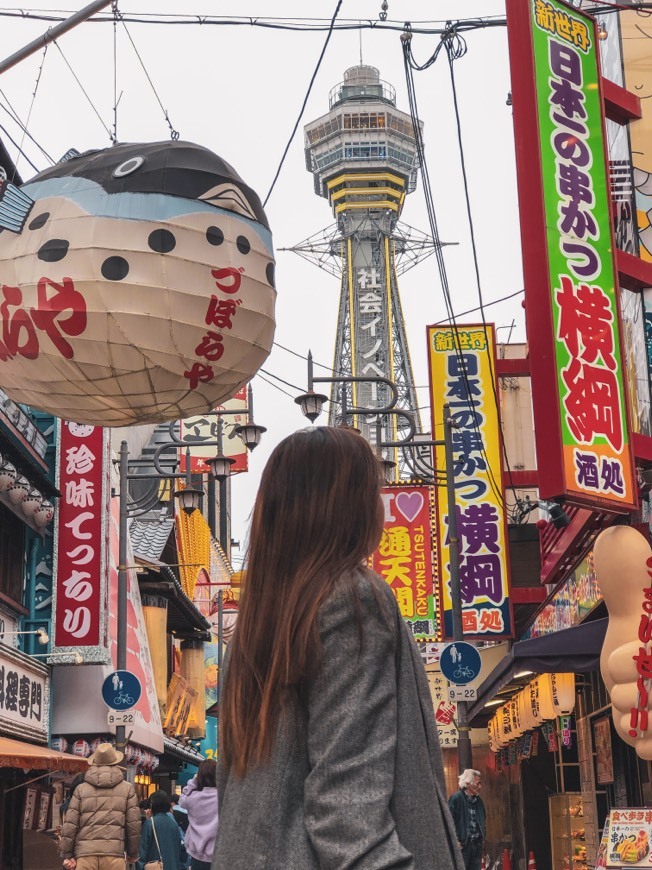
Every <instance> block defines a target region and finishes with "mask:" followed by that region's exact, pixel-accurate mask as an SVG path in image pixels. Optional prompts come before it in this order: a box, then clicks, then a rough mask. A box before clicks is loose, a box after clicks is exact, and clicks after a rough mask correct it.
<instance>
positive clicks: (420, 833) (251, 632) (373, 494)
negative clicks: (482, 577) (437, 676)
mask: <svg viewBox="0 0 652 870" xmlns="http://www.w3.org/2000/svg"><path fill="white" fill-rule="evenodd" d="M380 487H381V467H380V464H379V462H378V460H377V458H376V456H375V455H374V452H373V450H372V449H371V447H370V446H369V444H368V443H367V441H365V439H364V438H362V437H361V436H360V435H359V434H357V433H356V432H355V431H354V430H352V429H345V428H331V427H318V428H314V429H310V430H303V431H300V432H295V433H294V434H293V435H291V436H289V438H286V439H285V440H284V441H282V442H281V443H280V444H279V445H278V446H277V447H276V449H275V450H274V452H273V453H272V455H271V457H270V459H269V461H268V463H267V466H266V468H265V470H264V472H263V475H262V479H261V484H260V489H259V492H258V495H257V498H256V503H255V506H254V510H253V517H252V526H251V533H250V537H249V540H250V542H251V543H250V548H249V553H248V557H247V562H246V568H245V576H246V582H245V585H244V590H243V594H242V600H241V602H240V612H239V616H238V622H237V626H236V629H235V634H234V636H233V639H232V640H231V642H230V643H229V647H228V651H227V656H226V659H227V661H226V665H225V669H226V673H225V682H224V683H223V691H222V695H221V705H220V762H219V770H218V793H219V806H220V824H219V828H218V832H217V841H216V846H215V857H214V867H216V868H229V870H245V868H246V870H282V868H289V867H292V868H301V870H316V868H321V867H331V868H336V867H359V868H361V870H362V868H374V867H385V868H388V870H389V868H402V870H432V868H433V867H437V868H438V870H452V868H459V870H461V868H462V863H461V857H460V854H459V849H458V847H457V841H456V837H455V829H454V827H453V823H452V819H451V817H450V813H449V811H448V805H447V802H446V795H445V790H444V778H443V767H442V759H441V750H440V748H439V741H438V738H437V730H436V728H435V719H434V713H433V708H432V702H431V699H430V692H429V688H428V683H427V680H426V675H425V671H424V668H423V665H422V662H421V657H420V655H419V652H418V650H417V648H416V645H415V644H414V641H413V639H412V637H411V634H410V631H409V629H408V627H407V625H406V624H405V622H404V621H403V619H402V618H401V615H400V613H399V610H398V607H397V603H396V600H395V598H394V595H393V593H392V591H391V589H390V587H389V586H388V585H387V583H385V581H383V580H382V579H381V578H380V577H378V576H376V575H375V574H373V573H372V572H371V571H369V570H368V569H367V568H366V562H367V557H368V556H369V555H370V554H371V553H372V552H373V551H374V550H375V549H376V547H377V546H378V544H379V541H380V539H381V535H382V531H383V519H384V511H383V503H382V500H381V497H380ZM416 784H418V791H419V798H418V799H416V798H415V794H416V792H415V788H417V785H416ZM243 819H245V820H246V824H243Z"/></svg>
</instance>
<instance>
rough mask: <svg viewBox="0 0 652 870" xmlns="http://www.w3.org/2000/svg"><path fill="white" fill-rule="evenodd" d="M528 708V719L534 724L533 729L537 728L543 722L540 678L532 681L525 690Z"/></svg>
mask: <svg viewBox="0 0 652 870" xmlns="http://www.w3.org/2000/svg"><path fill="white" fill-rule="evenodd" d="M523 691H524V693H525V697H526V703H527V707H528V717H529V719H530V721H531V722H532V725H531V727H532V728H536V727H537V726H538V725H540V724H541V722H542V719H543V717H542V715H541V701H540V698H539V678H537V679H535V680H530V682H529V683H528V684H527V686H526V687H525V689H524V690H523Z"/></svg>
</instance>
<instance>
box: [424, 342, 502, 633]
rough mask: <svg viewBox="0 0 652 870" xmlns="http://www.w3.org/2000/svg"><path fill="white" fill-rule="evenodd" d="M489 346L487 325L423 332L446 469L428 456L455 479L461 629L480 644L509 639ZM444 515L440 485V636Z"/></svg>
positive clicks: (447, 597)
mask: <svg viewBox="0 0 652 870" xmlns="http://www.w3.org/2000/svg"><path fill="white" fill-rule="evenodd" d="M494 347H495V343H494V327H493V326H486V327H485V326H484V325H479V326H476V325H469V326H463V327H462V326H460V327H457V328H453V329H452V328H450V327H442V326H429V327H428V356H429V362H430V390H431V399H432V401H431V406H432V415H433V430H432V431H433V432H437V433H442V419H443V410H444V405H446V404H448V405H449V406H450V416H451V418H452V420H453V422H454V423H455V428H454V430H453V432H452V440H453V468H452V469H449V468H446V459H445V452H444V447H443V446H442V447H437V448H436V457H435V458H436V466H437V469H438V470H440V471H444V470H445V471H446V474H452V475H453V479H454V481H455V500H456V503H457V526H458V536H459V541H460V585H461V594H462V625H463V628H464V633H465V635H469V636H471V637H478V638H482V639H489V638H497V637H511V636H512V634H513V630H512V612H511V605H510V599H509V559H508V551H507V527H506V521H505V509H504V497H503V491H502V461H501V443H500V432H499V426H500V421H499V417H498V407H497V404H496V391H495V390H494V385H493V383H492V378H493V377H495V375H494V374H493V372H494V371H495V365H494V360H495V351H494ZM440 438H441V434H439V435H438V440H439V439H440ZM448 515H449V504H448V495H447V492H446V489H445V487H439V490H438V493H437V523H438V535H439V542H440V545H439V553H440V559H439V568H440V578H441V597H442V605H443V608H444V634H445V636H446V637H452V636H453V621H452V604H451V588H450V557H449V552H450V550H449V541H448Z"/></svg>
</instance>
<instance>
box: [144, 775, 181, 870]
mask: <svg viewBox="0 0 652 870" xmlns="http://www.w3.org/2000/svg"><path fill="white" fill-rule="evenodd" d="M150 799H151V802H152V814H151V816H150V817H149V818H148V819H147V821H146V822H145V824H144V825H143V832H142V834H141V835H140V850H139V852H138V862H137V864H136V867H137V870H148V862H150V861H151V862H152V863H153V864H154V865H156V862H157V861H161V862H162V867H161V868H156V870H182V868H184V867H185V866H186V849H185V846H184V844H183V834H182V832H181V829H180V828H179V825H177V823H176V822H175V821H174V818H173V817H172V814H171V812H170V810H171V806H172V804H171V803H170V796H169V795H168V794H167V792H164V791H162V790H160V789H159V791H155V792H153V793H152V795H151V798H150ZM152 870H155V868H152Z"/></svg>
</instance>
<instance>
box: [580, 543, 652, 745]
mask: <svg viewBox="0 0 652 870" xmlns="http://www.w3.org/2000/svg"><path fill="white" fill-rule="evenodd" d="M593 560H594V564H595V571H596V574H597V578H598V583H599V584H600V590H601V592H602V595H603V597H604V600H605V604H606V605H607V610H608V611H609V626H608V628H607V633H606V635H605V639H604V644H603V647H602V654H601V656H600V670H601V672H602V679H603V680H604V682H605V685H606V687H607V691H608V692H609V695H610V696H611V704H612V708H613V714H612V715H613V722H614V726H615V728H616V731H617V732H618V734H619V735H620V737H622V739H623V740H624V741H625V743H628V744H629V745H630V746H633V747H634V749H635V750H636V753H637V755H638V756H639V757H640V758H644V759H647V760H652V729H650V728H649V727H648V724H649V725H652V717H650V712H649V711H650V710H652V692H651V691H650V681H651V680H652V652H651V646H650V640H651V639H652V549H650V545H649V544H648V542H647V541H646V540H645V538H644V537H643V535H641V534H640V533H639V532H637V531H636V529H633V528H631V527H630V526H614V527H612V528H610V529H605V531H603V532H602V533H601V534H600V535H599V536H598V538H597V540H596V543H595V547H594V550H593Z"/></svg>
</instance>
